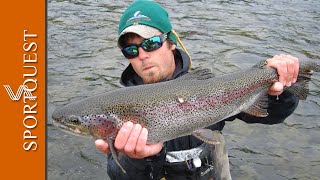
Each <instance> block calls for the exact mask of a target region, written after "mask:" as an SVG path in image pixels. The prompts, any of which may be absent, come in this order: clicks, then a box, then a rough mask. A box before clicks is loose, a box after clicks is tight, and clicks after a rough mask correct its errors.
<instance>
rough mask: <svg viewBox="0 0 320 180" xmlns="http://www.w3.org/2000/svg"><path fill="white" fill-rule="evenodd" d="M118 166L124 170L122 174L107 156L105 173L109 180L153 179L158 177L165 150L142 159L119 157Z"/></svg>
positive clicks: (111, 158) (109, 156)
mask: <svg viewBox="0 0 320 180" xmlns="http://www.w3.org/2000/svg"><path fill="white" fill-rule="evenodd" d="M119 160H120V164H121V165H122V166H123V168H124V169H125V170H126V172H127V174H124V173H123V172H122V171H121V169H120V168H119V166H118V165H117V164H116V162H115V161H114V159H113V157H112V155H110V154H109V155H108V162H107V172H108V175H109V177H110V179H111V180H127V179H153V178H155V179H156V177H158V176H159V175H160V174H159V173H160V172H161V169H162V166H163V164H164V162H165V148H162V150H161V152H160V153H159V154H157V155H155V156H152V157H147V158H144V159H133V158H129V157H127V156H119Z"/></svg>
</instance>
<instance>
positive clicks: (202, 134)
mask: <svg viewBox="0 0 320 180" xmlns="http://www.w3.org/2000/svg"><path fill="white" fill-rule="evenodd" d="M192 135H193V136H194V137H196V138H198V139H200V140H201V141H203V142H205V143H207V144H212V145H215V144H219V143H220V142H219V140H218V139H219V138H217V135H216V133H214V131H212V130H211V129H198V130H195V131H193V133H192Z"/></svg>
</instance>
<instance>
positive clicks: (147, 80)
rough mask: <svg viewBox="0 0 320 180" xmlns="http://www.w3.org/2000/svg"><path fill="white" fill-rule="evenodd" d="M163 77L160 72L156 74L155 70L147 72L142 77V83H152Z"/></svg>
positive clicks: (163, 78)
mask: <svg viewBox="0 0 320 180" xmlns="http://www.w3.org/2000/svg"><path fill="white" fill-rule="evenodd" d="M164 80H165V77H163V75H162V74H161V73H159V74H158V75H157V74H156V73H155V72H149V73H148V74H147V75H146V77H145V78H143V83H144V84H153V83H158V82H160V81H164Z"/></svg>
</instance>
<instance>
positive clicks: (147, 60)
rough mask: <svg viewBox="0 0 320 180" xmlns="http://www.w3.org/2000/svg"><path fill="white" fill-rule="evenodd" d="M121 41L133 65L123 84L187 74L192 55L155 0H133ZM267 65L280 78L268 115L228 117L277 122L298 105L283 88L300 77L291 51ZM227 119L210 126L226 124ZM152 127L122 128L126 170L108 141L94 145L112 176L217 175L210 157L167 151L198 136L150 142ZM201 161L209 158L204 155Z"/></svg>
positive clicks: (192, 143)
mask: <svg viewBox="0 0 320 180" xmlns="http://www.w3.org/2000/svg"><path fill="white" fill-rule="evenodd" d="M118 46H119V47H120V48H121V51H122V53H123V54H124V56H125V57H126V58H127V59H128V60H129V62H130V64H129V66H128V67H127V68H126V69H125V70H124V72H123V73H122V76H121V83H122V84H123V85H124V86H135V85H142V84H150V83H157V82H160V81H167V80H171V79H175V78H178V77H180V76H182V75H184V74H186V73H187V72H188V70H189V68H190V66H191V59H190V57H189V56H188V54H187V53H186V52H185V51H182V50H179V49H177V48H176V47H177V37H176V36H175V35H174V33H173V31H172V26H171V23H170V21H169V17H168V14H167V12H166V11H165V10H164V9H163V8H162V7H161V6H160V5H158V4H156V3H154V2H151V1H136V2H134V3H133V4H132V5H130V6H129V7H128V8H127V10H126V11H125V12H124V14H123V15H122V17H121V20H120V23H119V39H118ZM266 63H267V66H269V67H272V68H275V69H276V70H277V72H278V74H279V82H276V83H274V84H273V86H272V87H270V89H269V91H268V94H269V95H270V96H269V107H268V113H269V116H267V117H265V118H258V117H253V116H251V115H248V114H245V113H240V114H238V115H236V116H233V117H230V118H228V119H226V120H227V121H232V120H234V119H236V118H238V119H241V120H243V121H245V122H247V123H263V124H276V123H281V122H283V121H284V119H285V118H286V117H288V116H289V115H290V114H291V113H292V112H293V111H294V109H295V108H296V107H297V104H298V99H297V98H296V97H294V96H293V95H292V94H290V93H289V92H287V91H284V90H283V88H284V87H285V86H286V87H289V86H291V84H292V83H294V82H296V80H297V75H298V70H299V62H298V59H297V58H295V57H292V56H290V55H276V56H274V57H273V58H271V59H268V60H267V61H266ZM224 125H225V121H222V122H219V123H217V124H214V125H212V126H210V127H208V128H210V129H212V130H220V131H221V130H222V129H223V127H224ZM147 137H148V130H147V129H146V128H143V127H142V126H141V125H140V124H133V123H132V122H127V123H125V124H124V125H123V127H122V128H121V129H120V131H119V132H118V134H117V136H116V139H115V148H116V149H117V150H118V151H119V152H121V153H122V154H124V156H121V158H120V164H121V165H122V166H123V167H124V169H125V170H126V171H127V174H124V173H122V171H121V170H120V168H119V167H118V166H117V165H116V163H115V161H114V159H113V158H112V156H111V155H110V149H109V146H108V144H107V143H106V142H105V141H103V140H97V141H96V147H97V149H98V150H100V151H101V152H104V153H107V154H108V174H109V176H110V178H111V179H130V178H132V179H139V180H140V179H160V178H163V177H164V178H165V179H173V178H175V179H187V178H190V179H209V178H212V177H213V172H211V169H210V163H212V160H211V159H210V157H208V158H206V161H207V163H202V165H201V167H194V165H193V167H190V166H189V165H190V164H188V162H184V161H181V162H170V161H169V160H168V158H166V157H167V155H168V154H170V153H172V152H183V151H185V150H190V149H194V148H198V147H200V145H201V144H202V143H203V142H201V141H200V140H198V139H196V138H194V137H192V136H185V137H181V138H177V139H174V140H171V141H168V142H165V143H157V144H147V143H146V141H147ZM201 161H203V162H205V160H204V159H201Z"/></svg>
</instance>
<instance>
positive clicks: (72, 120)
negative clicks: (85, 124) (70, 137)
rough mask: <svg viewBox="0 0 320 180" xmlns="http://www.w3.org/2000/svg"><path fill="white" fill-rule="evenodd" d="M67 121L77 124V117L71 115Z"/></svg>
mask: <svg viewBox="0 0 320 180" xmlns="http://www.w3.org/2000/svg"><path fill="white" fill-rule="evenodd" d="M69 120H70V121H71V122H74V123H76V122H78V117H77V116H75V115H71V116H69Z"/></svg>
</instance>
